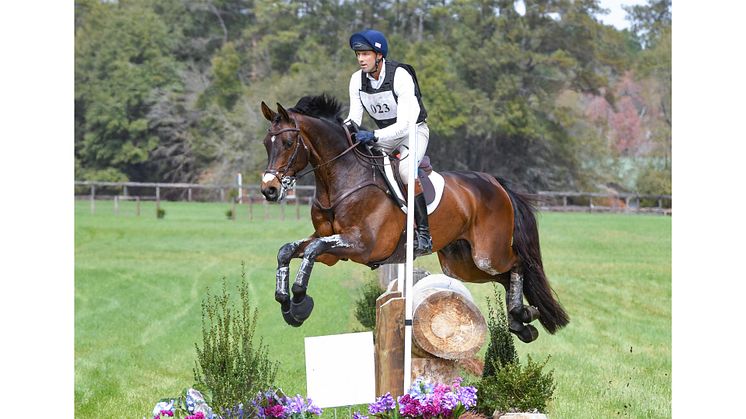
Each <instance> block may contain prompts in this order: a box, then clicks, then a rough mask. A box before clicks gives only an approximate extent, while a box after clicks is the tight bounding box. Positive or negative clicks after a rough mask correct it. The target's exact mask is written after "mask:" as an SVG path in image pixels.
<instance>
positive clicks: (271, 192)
mask: <svg viewBox="0 0 746 419" xmlns="http://www.w3.org/2000/svg"><path fill="white" fill-rule="evenodd" d="M262 194H263V195H264V197H265V198H267V199H268V200H270V201H273V200H275V199H277V188H275V187H274V186H272V187H269V188H267V189H262Z"/></svg>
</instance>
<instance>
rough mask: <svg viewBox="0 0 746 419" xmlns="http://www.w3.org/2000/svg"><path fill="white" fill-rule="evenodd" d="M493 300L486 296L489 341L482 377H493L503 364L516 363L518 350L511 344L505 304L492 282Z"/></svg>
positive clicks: (511, 336)
mask: <svg viewBox="0 0 746 419" xmlns="http://www.w3.org/2000/svg"><path fill="white" fill-rule="evenodd" d="M493 289H494V294H495V297H494V300H492V299H491V298H490V297H487V329H488V330H489V333H490V343H489V344H488V345H487V352H485V354H484V371H483V372H482V377H484V378H486V377H493V376H495V374H496V373H497V370H498V369H499V368H501V367H502V366H504V365H508V364H515V363H518V352H516V350H515V345H514V344H513V335H512V334H511V333H510V330H508V319H507V318H506V316H505V305H504V304H503V302H502V299H500V294H499V292H498V290H497V284H493Z"/></svg>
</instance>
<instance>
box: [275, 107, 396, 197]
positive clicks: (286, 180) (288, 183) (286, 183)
mask: <svg viewBox="0 0 746 419" xmlns="http://www.w3.org/2000/svg"><path fill="white" fill-rule="evenodd" d="M293 123H294V124H295V127H292V128H283V129H281V130H279V131H275V132H272V131H271V129H267V132H268V133H269V134H270V135H272V136H273V137H274V136H277V135H279V134H282V133H285V132H297V133H298V139H297V140H296V143H295V149H294V150H293V154H292V156H290V159H289V160H288V162H287V164H285V166H284V167H282V168H281V169H277V170H274V169H273V170H267V171H265V173H269V174H271V175H274V176H275V177H277V178H278V179H279V180H280V184H281V185H282V186H283V188H284V189H290V188H292V187H293V186H294V185H295V181H296V180H297V179H300V178H302V177H303V176H305V175H307V174H309V173H311V172H315V171H316V170H317V169H320V168H322V167H324V166H326V165H328V164H330V163H332V162H334V161H335V160H337V159H339V158H341V157H342V156H344V155H345V154H347V153H349V152H350V151H352V150H355V154H356V157H357V158H358V159H362V160H366V161H367V162H368V163H370V164H371V165H373V166H380V167H383V164H379V163H377V162H376V161H375V160H376V159H377V158H379V156H376V155H372V154H366V153H364V152H362V151H360V150H358V149H357V146H358V145H359V144H360V142H359V141H354V142H353V141H352V135H351V134H350V131H349V130H348V129H347V126H346V125H344V124H342V128H343V129H344V131H345V138H346V139H347V144H349V145H350V146H349V147H347V148H346V149H345V150H344V151H343V152H342V153H340V154H338V155H337V156H335V157H333V158H331V159H330V160H327V161H325V162H324V163H321V164H319V165H318V166H313V165H311V167H310V168H309V169H308V170H305V171H303V172H301V173H299V174H298V175H296V176H286V175H285V173H286V172H287V170H288V169H289V168H290V167H291V166H292V165H293V163H295V159H296V158H297V156H298V150H300V143H303V147H304V148H305V149H306V150H308V149H309V147H308V146H307V145H306V143H305V141H304V140H303V136H302V135H301V133H300V132H301V130H300V128H297V126H298V123H297V122H296V121H295V119H293ZM367 186H377V187H379V188H381V187H380V185H378V184H377V183H376V182H375V181H366V182H363V183H361V184H359V185H357V186H355V187H353V188H351V189H350V190H348V191H346V192H345V193H344V194H342V195H341V196H339V197H337V199H335V200H334V201H333V202H332V203H331V205H330V206H329V207H325V206H323V205H322V204H321V202H319V201H318V200H317V199H315V200H314V205H315V206H317V207H318V208H320V209H322V210H324V211H333V210H334V208H335V207H336V206H337V205H338V204H339V203H340V202H342V201H343V200H344V199H345V198H347V197H349V196H350V195H352V194H353V193H355V192H357V191H359V190H360V189H363V188H365V187H367ZM381 189H382V190H383V191H384V192H386V190H385V189H383V188H381Z"/></svg>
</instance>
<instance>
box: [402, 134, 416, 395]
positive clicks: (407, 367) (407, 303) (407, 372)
mask: <svg viewBox="0 0 746 419" xmlns="http://www.w3.org/2000/svg"><path fill="white" fill-rule="evenodd" d="M407 158H408V159H409V173H407V177H408V180H409V181H408V182H407V263H406V283H407V284H406V287H405V288H404V307H405V308H404V393H405V394H406V393H407V392H408V391H409V387H410V385H411V383H412V286H413V284H414V182H415V177H416V176H415V173H417V120H416V119H415V120H414V121H410V122H409V155H408V156H407Z"/></svg>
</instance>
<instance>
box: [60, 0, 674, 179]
mask: <svg viewBox="0 0 746 419" xmlns="http://www.w3.org/2000/svg"><path fill="white" fill-rule="evenodd" d="M524 4H525V12H524V13H519V12H518V10H517V9H516V7H515V1H513V0H457V1H451V2H445V1H442V0H399V1H388V0H386V1H381V2H376V3H370V2H364V1H346V2H337V1H332V0H303V1H293V0H286V1H281V2H277V1H268V0H163V1H154V0H127V1H119V2H100V1H96V0H78V1H76V7H75V10H76V16H75V19H76V20H75V28H76V29H75V31H76V33H75V36H76V45H75V54H76V62H75V88H76V92H75V127H76V129H75V155H76V177H77V178H78V179H112V180H114V179H117V180H124V179H130V180H143V181H144V180H166V181H189V182H194V181H196V182H229V181H231V180H232V179H233V178H234V176H235V174H236V173H237V172H242V173H244V175H245V178H246V179H247V181H252V180H254V181H256V180H258V177H257V176H258V173H259V172H260V170H261V166H262V164H263V162H264V159H265V156H264V152H263V149H262V147H261V144H259V140H260V139H261V138H263V136H264V132H265V130H266V121H264V119H263V118H262V117H261V115H260V114H259V112H258V103H260V102H261V101H262V100H264V101H266V102H268V103H273V102H280V103H283V104H284V105H288V106H292V105H293V104H295V102H296V101H297V100H298V99H299V98H300V97H301V96H303V95H308V94H320V93H322V92H326V93H329V94H331V95H333V96H336V97H337V98H338V99H340V100H341V101H342V102H343V103H345V102H346V101H347V97H348V94H347V86H348V82H349V77H350V75H351V74H352V73H353V72H354V71H356V70H357V66H356V63H355V59H354V55H353V54H352V52H351V51H350V50H349V48H348V45H347V42H348V39H349V36H350V34H351V33H353V32H355V31H358V30H361V29H364V28H366V27H374V28H376V29H379V30H381V31H383V32H385V33H386V34H387V37H388V38H389V42H390V51H389V57H390V58H391V59H394V60H397V61H403V62H408V63H411V64H412V65H414V67H415V68H416V69H417V75H418V79H419V81H420V85H421V88H422V90H423V93H424V103H425V106H426V107H427V109H428V113H429V118H428V119H429V121H428V122H429V124H430V129H431V141H430V145H429V154H430V155H431V157H432V160H433V163H434V164H435V166H436V168H438V169H440V170H449V169H461V170H464V169H470V170H479V171H484V172H489V173H492V174H495V175H498V176H501V177H504V178H507V179H511V180H513V181H515V182H517V183H519V184H521V185H522V186H523V187H524V188H527V189H534V190H536V189H584V190H595V189H597V188H604V187H606V186H608V185H612V186H614V187H618V188H622V189H629V190H640V191H643V190H644V191H647V192H655V193H660V192H665V191H667V190H670V188H668V187H666V186H665V185H666V184H668V185H670V166H671V158H670V157H671V152H670V150H671V112H672V109H671V41H670V38H671V36H670V35H671V29H670V28H671V8H670V6H671V3H670V0H649V2H648V4H646V5H641V6H634V7H631V8H628V13H629V19H630V20H631V22H632V27H631V30H624V31H619V30H617V29H615V28H613V27H611V26H606V25H603V24H602V23H601V22H599V21H598V19H597V16H598V15H599V14H600V13H602V12H603V11H602V10H601V9H600V7H599V4H598V1H597V0H581V1H577V0H576V1H571V0H526V1H524ZM365 123H366V124H367V125H371V121H370V120H369V119H367V118H366V119H365Z"/></svg>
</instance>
